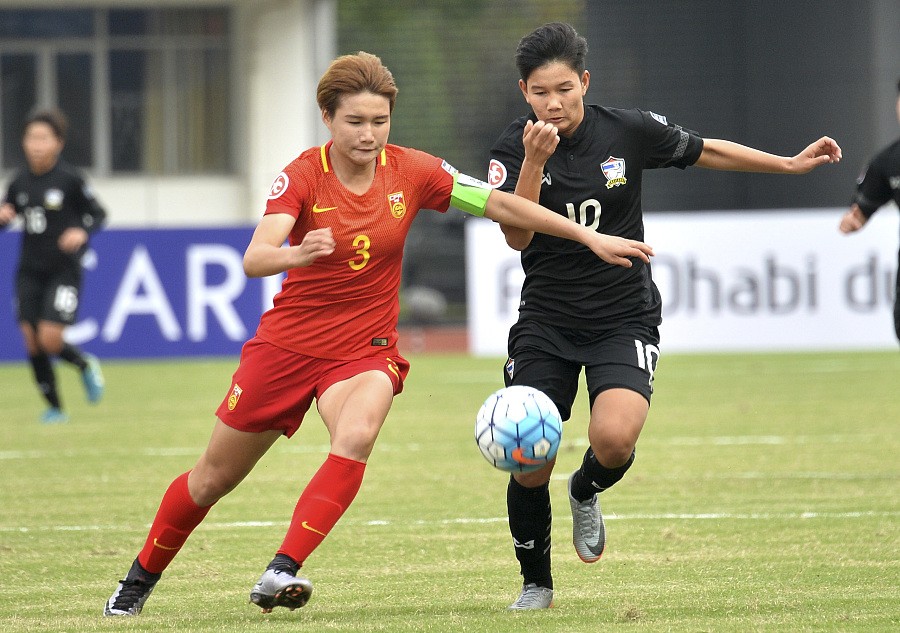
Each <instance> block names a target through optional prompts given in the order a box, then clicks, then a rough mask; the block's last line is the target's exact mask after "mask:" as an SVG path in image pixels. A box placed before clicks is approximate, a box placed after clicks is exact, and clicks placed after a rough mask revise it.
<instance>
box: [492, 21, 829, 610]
mask: <svg viewBox="0 0 900 633" xmlns="http://www.w3.org/2000/svg"><path fill="white" fill-rule="evenodd" d="M586 53H587V42H586V41H585V39H584V38H583V37H581V36H579V35H578V34H577V33H576V32H575V30H574V29H573V28H572V27H571V26H569V25H568V24H561V23H553V24H546V25H544V26H542V27H540V28H538V29H537V30H535V31H534V32H532V33H531V34H529V35H527V36H525V37H524V38H522V40H521V41H520V43H519V46H518V49H517V51H516V65H517V67H518V70H519V73H520V77H521V78H520V80H519V88H520V89H521V90H522V94H523V95H524V97H525V100H526V101H527V102H528V104H529V105H530V106H531V108H532V110H533V113H532V114H530V115H528V116H523V117H521V118H519V119H516V120H515V121H513V122H512V123H511V124H510V125H509V126H508V127H507V128H506V130H504V132H503V133H502V134H501V136H500V138H499V140H498V141H497V142H496V144H495V145H494V147H493V148H492V150H491V164H490V168H489V174H488V180H489V182H490V184H491V185H493V186H495V187H497V188H499V189H501V190H504V191H511V192H515V193H516V194H517V195H520V196H522V197H525V198H528V199H530V200H533V201H536V202H540V204H542V205H543V206H545V207H547V208H549V209H552V210H554V211H556V212H557V213H559V214H561V215H563V216H567V217H568V218H569V219H571V220H572V221H573V222H577V223H580V224H582V225H585V226H588V227H591V228H593V229H595V230H596V231H598V232H603V233H609V234H612V235H618V236H620V237H625V238H631V239H636V240H642V239H643V237H644V229H643V219H642V212H641V181H642V174H643V170H645V169H655V168H661V167H678V168H679V169H684V168H685V167H688V166H690V165H698V166H700V167H706V168H709V169H720V170H732V171H750V172H768V173H783V174H802V173H806V172H808V171H810V170H811V169H813V168H815V167H817V166H819V165H824V164H826V163H834V162H837V161H838V160H840V156H841V150H840V148H839V147H838V145H837V143H835V142H834V141H833V140H832V139H830V138H828V137H823V138H821V139H819V140H818V141H816V142H814V143H812V144H811V145H809V146H808V147H807V148H806V149H804V150H803V151H802V152H800V153H799V154H797V155H796V156H793V157H784V156H775V155H772V154H767V153H765V152H761V151H759V150H756V149H752V148H749V147H746V146H743V145H738V144H736V143H732V142H729V141H724V140H717V139H703V138H701V137H700V136H698V135H697V134H696V133H694V132H691V131H689V130H685V129H683V128H681V127H680V126H678V125H675V124H673V123H669V122H668V121H667V120H666V118H665V117H663V116H660V115H658V114H655V113H652V112H645V111H641V110H627V109H613V108H605V107H601V106H596V105H585V103H584V100H583V99H584V95H585V93H586V92H587V89H588V84H589V82H590V73H589V72H588V71H587V70H585V66H584V58H585V54H586ZM501 228H502V229H503V232H504V235H505V237H506V241H507V243H508V244H509V245H510V246H511V247H512V248H514V249H516V250H519V251H521V252H522V267H523V268H524V271H525V282H524V285H523V287H522V297H521V303H520V307H519V319H518V322H517V323H516V324H515V325H514V326H513V327H512V328H511V329H510V332H509V342H508V347H509V359H508V360H507V362H506V365H505V368H504V369H505V374H504V380H505V382H506V384H507V385H529V386H532V387H535V388H537V389H540V390H541V391H543V392H545V393H546V394H547V395H548V396H550V398H551V399H552V400H553V401H554V402H555V403H556V406H557V407H558V408H559V411H560V414H561V415H562V417H563V419H568V418H569V416H570V414H571V408H572V403H573V401H574V399H575V393H576V391H577V388H578V379H579V374H580V373H581V370H582V368H583V369H584V371H585V377H586V382H587V388H588V394H589V398H590V407H591V410H590V422H589V425H588V440H589V442H590V448H588V450H587V451H586V453H585V455H584V460H583V462H582V464H581V466H580V467H579V468H578V470H576V471H575V472H574V473H572V475H571V476H570V478H569V482H568V490H569V502H570V507H571V509H572V515H573V522H574V526H573V542H574V545H575V550H576V552H577V553H578V556H579V557H580V558H581V559H582V560H583V561H585V562H588V563H590V562H595V561H597V560H599V558H600V555H601V554H602V553H603V549H604V546H605V543H606V534H605V527H604V524H603V518H602V515H601V514H600V506H599V503H598V502H597V493H599V492H602V491H603V490H606V489H608V488H609V487H611V486H612V485H613V484H615V483H616V482H617V481H619V480H620V479H621V478H622V476H623V475H624V474H625V472H626V471H627V470H628V468H629V467H630V466H631V464H632V462H633V461H634V448H635V445H636V443H637V439H638V436H639V435H640V432H641V429H642V427H643V426H644V421H645V420H646V418H647V413H648V411H649V407H650V396H651V393H652V388H653V372H654V370H655V369H656V363H657V361H658V359H659V354H660V351H659V333H658V331H657V326H658V325H659V324H660V322H661V304H662V302H661V299H660V295H659V292H658V290H657V288H656V286H655V285H654V283H653V280H652V278H651V275H650V265H649V264H645V263H644V262H639V261H635V262H634V266H632V267H631V268H621V267H616V266H609V265H607V264H605V263H603V262H602V261H598V260H596V258H592V257H591V256H590V254H589V253H588V252H586V251H585V250H584V249H583V247H581V246H580V245H579V244H576V243H574V242H570V241H566V240H561V239H557V238H554V237H550V236H547V235H541V234H539V233H532V232H530V231H524V230H521V229H515V228H512V227H508V226H502V225H501ZM552 470H553V464H549V465H548V466H546V467H544V468H542V469H541V470H538V471H536V472H533V473H516V474H515V475H513V476H512V477H511V478H510V482H509V486H508V489H507V507H508V512H509V526H510V531H511V533H512V537H513V544H514V546H515V553H516V557H517V558H518V560H519V563H520V566H521V573H522V576H523V577H524V586H523V589H522V592H521V595H520V596H519V598H518V599H517V600H516V601H515V602H514V603H513V604H512V605H511V606H510V608H511V609H539V608H546V607H549V606H550V605H551V601H552V598H553V579H552V576H551V572H550V518H551V514H550V494H549V490H548V482H549V480H550V474H551V471H552Z"/></svg>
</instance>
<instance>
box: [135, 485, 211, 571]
mask: <svg viewBox="0 0 900 633" xmlns="http://www.w3.org/2000/svg"><path fill="white" fill-rule="evenodd" d="M188 474H190V471H188V472H186V473H184V474H183V475H179V476H178V477H176V478H175V481H173V482H172V483H171V484H170V485H169V489H168V490H166V493H165V494H164V495H163V498H162V501H161V502H160V504H159V510H157V511H156V518H154V519H153V525H152V526H151V527H150V534H148V535H147V542H146V543H145V544H144V549H142V550H141V553H140V554H138V562H140V564H141V566H142V567H143V568H144V569H146V570H147V571H149V572H150V573H153V574H159V573H161V572H162V571H163V570H164V569H165V568H166V567H167V566H168V565H169V563H171V562H172V559H173V558H175V555H176V554H177V553H178V550H180V549H181V546H182V545H184V542H185V541H186V540H187V539H188V537H189V536H190V535H191V532H193V531H194V528H195V527H197V526H198V525H199V524H200V522H201V521H202V520H203V518H204V517H205V516H206V513H207V512H209V509H210V508H212V506H207V507H205V508H201V507H200V506H198V505H197V504H196V503H194V500H193V499H191V495H190V493H189V492H188V484H187V480H188Z"/></svg>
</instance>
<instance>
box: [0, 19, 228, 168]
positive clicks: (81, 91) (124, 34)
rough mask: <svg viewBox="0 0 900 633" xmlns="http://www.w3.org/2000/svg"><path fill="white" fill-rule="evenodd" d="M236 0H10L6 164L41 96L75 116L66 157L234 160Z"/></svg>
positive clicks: (82, 161)
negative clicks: (86, 0)
mask: <svg viewBox="0 0 900 633" xmlns="http://www.w3.org/2000/svg"><path fill="white" fill-rule="evenodd" d="M229 18H230V14H229V12H228V9H227V8H199V9H190V8H164V9H79V10H51V9H18V10H13V9H9V10H0V147H2V153H0V160H2V164H0V168H2V169H4V170H9V169H12V168H15V167H18V166H19V165H20V164H21V162H22V153H21V148H20V140H21V132H22V130H21V126H22V122H23V120H24V119H25V117H26V116H27V114H28V113H29V112H30V111H31V110H32V109H33V108H35V107H45V106H55V107H59V108H60V109H62V110H63V111H64V112H65V113H66V115H67V116H68V117H69V124H70V125H69V127H70V131H69V139H68V141H67V143H66V149H65V153H64V155H65V158H66V159H67V160H68V161H70V162H72V163H74V164H75V165H78V166H80V167H84V168H88V169H91V170H93V171H95V172H98V173H128V172H141V173H151V174H160V175H167V174H179V175H183V174H208V173H227V172H229V171H231V169H232V167H233V166H232V160H231V147H232V141H231V114H230V110H229V102H230V99H229V91H230V52H229V36H230V28H229Z"/></svg>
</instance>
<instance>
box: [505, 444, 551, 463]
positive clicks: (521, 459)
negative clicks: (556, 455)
mask: <svg viewBox="0 0 900 633" xmlns="http://www.w3.org/2000/svg"><path fill="white" fill-rule="evenodd" d="M512 458H513V461H514V462H516V463H517V464H525V465H528V466H531V465H533V464H543V463H544V462H543V461H541V460H540V459H531V458H530V457H525V453H523V452H522V447H521V446H518V447H516V448H514V449H513V452H512Z"/></svg>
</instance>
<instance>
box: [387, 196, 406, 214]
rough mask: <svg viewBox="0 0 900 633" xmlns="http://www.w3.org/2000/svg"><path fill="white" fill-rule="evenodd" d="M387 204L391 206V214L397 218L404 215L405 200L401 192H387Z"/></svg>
mask: <svg viewBox="0 0 900 633" xmlns="http://www.w3.org/2000/svg"><path fill="white" fill-rule="evenodd" d="M388 205H389V206H390V207H391V215H392V216H394V217H395V218H397V219H398V220H399V219H400V218H402V217H403V216H404V215H406V200H404V199H403V192H402V191H397V192H396V193H391V194H388Z"/></svg>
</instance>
